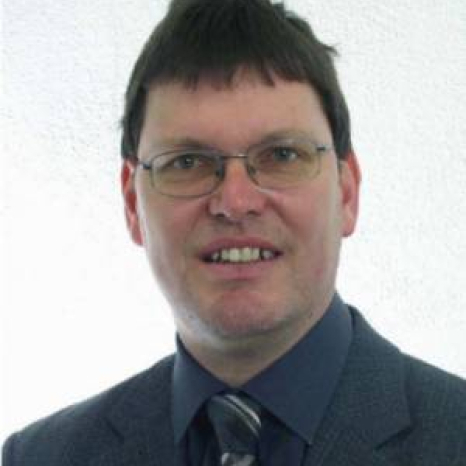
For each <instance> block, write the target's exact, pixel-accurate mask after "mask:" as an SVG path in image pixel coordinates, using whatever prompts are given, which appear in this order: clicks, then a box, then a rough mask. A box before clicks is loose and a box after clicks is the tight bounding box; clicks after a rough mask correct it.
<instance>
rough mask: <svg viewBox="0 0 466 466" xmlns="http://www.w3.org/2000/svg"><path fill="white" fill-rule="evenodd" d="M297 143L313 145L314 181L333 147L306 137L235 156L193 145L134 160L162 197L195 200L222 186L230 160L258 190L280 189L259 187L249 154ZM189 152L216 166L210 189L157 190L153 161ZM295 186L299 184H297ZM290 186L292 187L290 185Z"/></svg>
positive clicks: (265, 144) (283, 139)
mask: <svg viewBox="0 0 466 466" xmlns="http://www.w3.org/2000/svg"><path fill="white" fill-rule="evenodd" d="M297 141H302V142H306V143H307V144H311V145H313V146H314V148H315V153H316V155H317V156H318V163H319V165H318V167H317V169H316V171H315V173H314V174H313V176H312V177H310V178H308V180H309V181H310V180H312V179H314V178H315V177H317V176H318V174H319V173H320V168H321V157H322V156H323V155H324V154H325V153H327V152H330V151H332V150H333V145H332V144H322V143H317V142H315V141H314V139H313V138H311V137H307V136H298V137H294V136H287V137H277V138H273V139H271V140H267V141H263V142H260V143H258V144H253V145H252V146H250V147H248V148H247V149H246V150H245V151H243V152H239V153H237V154H229V153H227V152H223V151H221V150H218V149H213V148H208V147H202V146H195V145H192V146H188V145H187V146H186V147H181V148H179V149H175V148H174V149H170V150H165V151H163V152H160V153H157V154H154V155H152V156H151V157H150V159H149V160H148V161H143V160H140V159H136V162H137V165H138V166H141V168H143V169H144V170H146V171H148V172H150V173H149V175H150V180H151V185H152V187H153V188H154V189H155V190H156V191H157V192H158V193H159V194H162V195H164V196H168V197H172V198H180V199H196V198H200V197H204V196H208V195H210V194H212V193H213V192H214V191H215V190H216V189H217V188H218V187H219V186H220V185H221V184H222V182H223V180H224V179H225V174H226V165H227V161H228V160H230V159H241V160H242V161H243V163H244V168H245V170H246V173H247V175H248V176H249V179H250V180H251V181H252V182H253V183H254V184H255V185H256V186H257V187H258V188H261V189H266V190H276V189H280V188H273V187H266V186H261V184H260V183H259V182H258V180H257V179H256V178H255V171H256V168H255V167H254V165H252V164H250V163H249V159H250V157H251V155H250V154H251V152H252V151H259V152H260V149H261V148H266V147H268V146H270V145H272V144H274V143H275V144H277V146H278V147H279V146H280V145H281V144H283V146H284V147H288V146H292V145H293V143H296V142H297ZM190 151H193V152H195V153H200V154H203V155H205V156H208V157H211V158H212V160H214V161H215V164H216V170H215V175H216V178H217V181H216V182H215V183H214V184H213V186H212V188H211V189H209V190H208V191H206V192H203V193H201V194H172V193H167V192H165V191H163V190H160V188H158V187H157V186H156V184H155V183H154V176H153V174H152V170H153V164H154V161H155V160H156V159H157V158H158V157H162V156H166V155H169V154H180V155H182V154H183V152H186V153H189V152H190ZM297 184H299V182H298V183H297ZM290 186H294V185H290Z"/></svg>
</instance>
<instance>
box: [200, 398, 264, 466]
mask: <svg viewBox="0 0 466 466" xmlns="http://www.w3.org/2000/svg"><path fill="white" fill-rule="evenodd" d="M259 411H260V408H259V407H258V406H257V405H256V404H255V403H254V402H253V401H252V400H251V399H249V398H246V396H244V395H241V396H239V395H233V394H231V393H229V394H223V395H216V396H213V397H212V398H211V399H210V400H209V402H208V404H207V414H208V417H209V419H210V422H211V424H212V426H213V428H214V431H215V435H216V437H217V440H218V444H219V447H220V455H221V456H220V465H221V466H258V465H259V462H258V460H257V447H258V440H259V434H260V428H261V420H260V417H259Z"/></svg>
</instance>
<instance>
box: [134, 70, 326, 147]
mask: <svg viewBox="0 0 466 466" xmlns="http://www.w3.org/2000/svg"><path fill="white" fill-rule="evenodd" d="M290 130H292V131H295V130H298V131H303V132H307V133H308V134H310V135H313V136H315V137H318V138H319V139H322V138H326V141H330V139H329V138H330V137H331V136H330V134H331V132H330V128H329V125H328V122H327V119H326V117H325V115H324V113H323V111H322V107H321V103H320V98H319V96H318V94H317V93H316V92H315V90H314V89H313V88H312V87H311V86H309V85H308V84H304V83H299V82H290V81H284V80H282V79H278V78H277V79H275V80H274V83H273V85H268V84H265V83H264V82H263V81H262V80H261V79H259V78H256V77H254V76H252V75H242V76H241V77H239V78H238V79H236V80H235V81H234V82H233V83H232V85H231V86H225V87H221V88H219V87H218V86H214V85H213V84H212V83H211V82H208V81H200V82H199V83H198V85H197V86H196V87H195V88H189V87H186V86H184V85H182V84H177V83H171V84H164V85H157V86H154V87H152V88H151V89H150V90H149V92H148V96H147V102H146V114H145V120H144V125H143V130H142V134H141V145H140V148H141V150H144V148H145V147H148V146H149V147H150V146H151V145H153V144H156V143H158V142H160V141H165V140H169V139H175V140H176V139H177V138H195V139H198V140H199V139H200V140H203V141H206V142H209V143H212V144H214V145H219V146H222V147H225V148H229V147H231V148H233V149H237V148H241V147H244V145H247V144H251V143H254V142H256V141H258V140H260V139H261V138H263V137H264V135H267V134H269V133H273V132H278V131H290Z"/></svg>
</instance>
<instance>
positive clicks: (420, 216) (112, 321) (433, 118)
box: [0, 0, 466, 439]
mask: <svg viewBox="0 0 466 466" xmlns="http://www.w3.org/2000/svg"><path fill="white" fill-rule="evenodd" d="M166 4H167V2H166V1H156V0H120V1H117V2H116V1H115V0H99V1H98V2H95V1H93V0H80V1H79V2H74V1H73V2H72V1H60V2H57V1H56V0H40V1H39V0H15V1H10V2H5V5H4V6H3V9H4V10H3V19H4V22H3V34H2V42H3V73H2V79H3V91H2V94H3V96H2V103H3V105H2V107H1V113H2V122H1V127H2V129H3V131H4V134H3V144H2V159H3V160H2V176H1V179H2V182H3V183H5V184H4V186H3V191H2V196H1V200H2V202H1V204H0V222H1V226H2V233H3V235H2V236H3V245H4V247H3V249H2V256H1V259H0V262H1V266H2V269H3V270H2V272H3V275H4V277H3V278H2V280H1V284H2V296H1V297H0V299H1V301H0V306H1V309H2V313H3V334H2V344H3V370H2V372H3V380H2V384H1V385H2V387H3V416H2V414H1V413H0V416H1V419H3V425H2V426H0V439H1V438H3V436H4V435H6V433H7V432H10V431H11V430H13V429H16V428H19V427H20V426H22V425H24V424H25V423H27V422H30V421H32V420H33V419H35V418H37V417H40V416H43V415H46V414H48V413H50V412H51V411H54V410H56V409H58V408H60V407H62V406H63V405H66V404H69V403H72V402H74V401H77V400H80V399H82V398H84V397H87V396H89V395H91V394H93V393H96V392H98V391H101V390H102V389H104V388H106V387H107V386H109V385H111V384H113V383H116V382H117V381H119V380H121V379H123V378H125V377H128V376H129V375H131V374H132V373H134V372H136V371H138V370H140V369H143V368H145V367H146V366H148V365H150V364H152V362H154V361H155V360H157V359H158V358H159V357H160V356H161V355H164V354H166V353H168V352H170V351H171V350H172V349H173V341H174V338H173V333H174V329H173V326H172V323H171V316H170V311H169V309H168V307H167V305H166V304H165V302H164V300H163V299H162V297H161V296H160V294H159V292H158V291H157V288H156V286H155V285H154V282H153V280H152V277H151V275H150V272H149V268H148V266H147V265H146V263H145V259H144V256H143V254H142V251H141V250H139V249H137V248H136V247H133V246H132V244H131V243H130V241H129V239H128V237H127V235H126V230H125V226H124V221H123V215H122V206H121V200H120V195H119V184H118V183H119V180H118V177H119V152H118V146H119V138H120V133H119V130H118V119H119V117H120V114H121V111H122V96H123V93H124V88H125V85H126V80H127V78H128V75H129V72H130V69H131V67H132V64H133V61H134V59H135V57H136V56H137V54H138V52H139V50H140V48H141V46H142V43H143V42H144V40H145V39H146V37H147V35H148V34H149V32H150V31H151V29H152V27H153V25H154V24H155V23H156V22H157V21H158V19H159V18H160V17H161V15H162V14H163V12H164V9H165V6H166ZM288 4H289V5H290V6H293V7H295V8H296V9H297V10H298V11H299V12H301V13H303V14H305V15H306V16H307V17H308V18H309V19H310V20H311V23H312V24H313V26H314V28H315V30H316V32H317V34H318V35H319V36H320V37H321V38H322V39H323V40H325V41H327V42H330V43H332V44H335V45H337V47H338V48H339V50H340V52H341V55H342V58H341V59H340V60H339V62H338V67H339V70H340V74H341V81H342V84H343V88H344V90H345V92H346V95H347V99H348V102H349V106H350V109H351V112H352V118H353V124H354V143H355V148H356V150H357V152H358V154H359V158H360V161H361V164H362V169H363V179H364V181H363V189H362V205H361V219H360V223H359V231H358V232H357V234H356V235H355V236H354V237H353V238H351V239H350V240H348V241H347V242H346V244H345V251H344V257H343V263H342V268H341V274H340V278H339V289H340V291H341V293H342V295H343V296H344V297H345V298H346V300H347V301H349V302H351V303H353V304H355V305H357V306H358V307H359V308H360V309H361V310H362V311H363V312H364V313H365V315H366V316H367V317H368V319H369V320H370V321H371V322H372V323H373V324H374V325H375V327H376V328H377V329H379V330H380V331H382V332H383V333H384V334H385V335H386V336H387V337H389V338H391V339H392V340H393V341H394V342H396V343H397V344H398V345H399V346H401V347H402V348H403V349H404V350H406V351H407V352H410V353H412V354H415V355H417V356H419V357H421V358H423V359H427V360H429V361H431V362H433V363H435V364H437V365H439V366H441V367H443V368H445V369H447V370H449V371H453V372H455V373H458V374H460V375H462V376H466V344H465V342H464V340H465V336H466V317H465V309H466V292H465V279H466V272H465V269H464V262H465V261H466V241H465V239H464V235H465V230H466V189H465V186H466V185H465V183H464V180H465V179H466V149H465V148H466V131H465V123H464V122H465V117H464V115H466V94H465V92H464V83H465V81H466V60H465V58H466V3H465V2H464V1H463V0H447V1H442V2H440V1H432V0H416V1H414V2H406V1H405V0H392V1H390V2H386V4H388V5H389V6H385V5H386V4H383V3H382V2H377V1H375V0H326V1H325V2H324V1H317V0H316V1H311V0H301V1H298V0H295V1H289V2H288Z"/></svg>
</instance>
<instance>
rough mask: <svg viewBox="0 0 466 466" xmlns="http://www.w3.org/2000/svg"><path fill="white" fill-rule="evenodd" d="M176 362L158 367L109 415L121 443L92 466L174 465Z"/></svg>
mask: <svg viewBox="0 0 466 466" xmlns="http://www.w3.org/2000/svg"><path fill="white" fill-rule="evenodd" d="M172 371H173V359H169V360H167V361H165V363H163V364H158V365H157V366H156V367H155V368H153V369H152V370H151V371H149V372H148V373H147V376H146V377H145V378H144V379H143V380H141V381H140V382H139V383H138V384H137V386H136V387H134V388H133V389H131V390H130V391H128V392H127V393H126V394H125V396H124V397H123V398H122V400H121V401H120V402H119V403H117V404H116V405H115V407H114V408H113V409H112V410H111V412H110V413H109V415H108V416H107V422H108V423H109V427H110V429H112V430H113V431H114V432H115V434H116V435H117V437H119V441H118V444H117V446H114V447H112V448H110V449H107V450H106V451H105V452H103V453H101V454H99V455H98V456H97V457H95V458H94V459H93V460H92V461H91V462H90V465H89V466H172V465H174V464H175V446H174V439H173V425H172V394H171V393H172V390H171V387H172Z"/></svg>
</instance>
